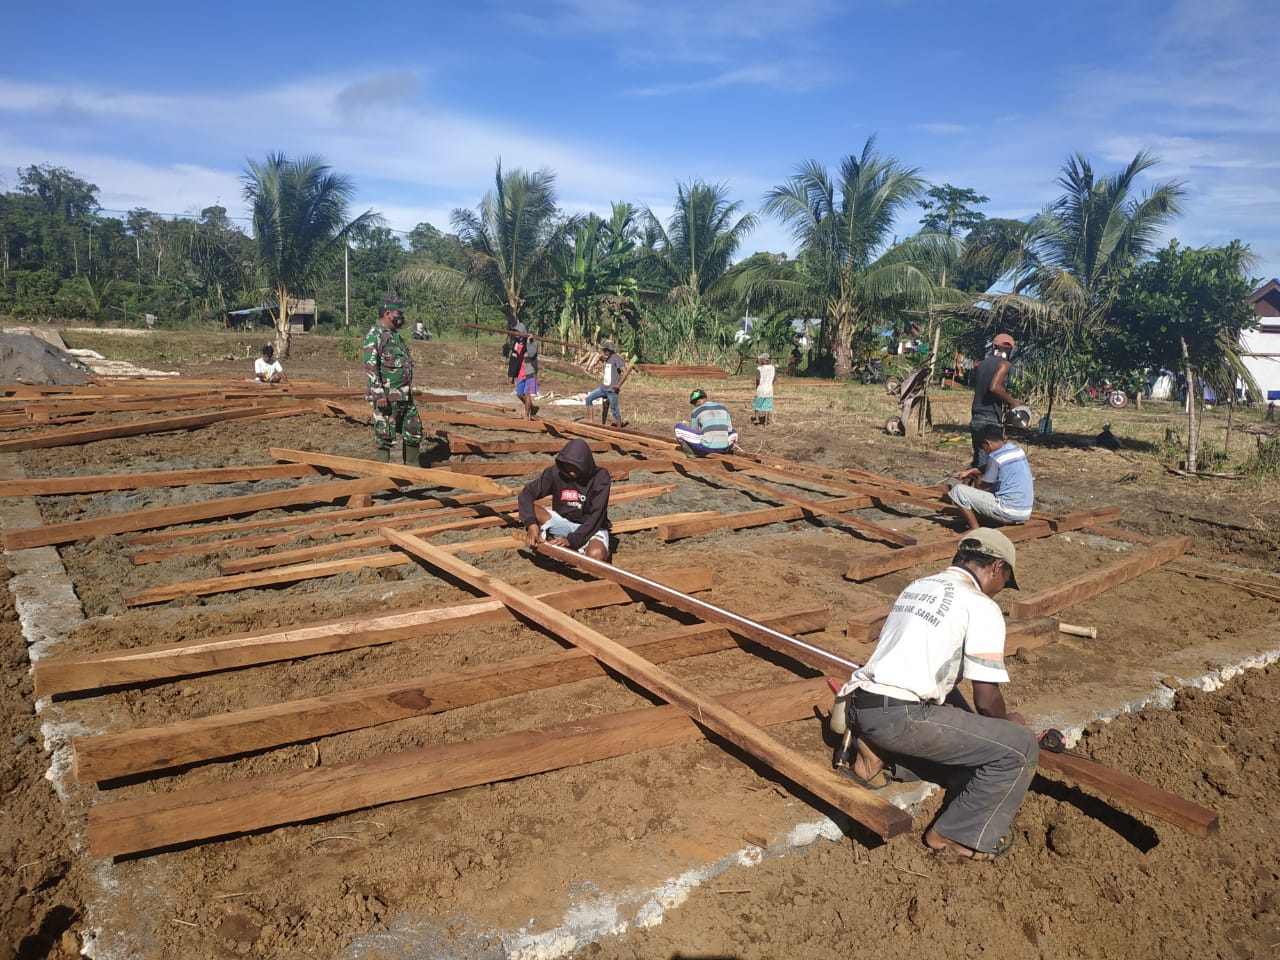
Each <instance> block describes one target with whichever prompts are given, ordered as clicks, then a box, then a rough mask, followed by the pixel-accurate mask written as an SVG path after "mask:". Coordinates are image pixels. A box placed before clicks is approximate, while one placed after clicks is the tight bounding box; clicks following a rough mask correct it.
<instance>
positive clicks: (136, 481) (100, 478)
mask: <svg viewBox="0 0 1280 960" xmlns="http://www.w3.org/2000/svg"><path fill="white" fill-rule="evenodd" d="M319 473H320V471H319V470H317V469H316V468H315V467H312V466H309V465H308V464H305V463H265V464H261V465H259V466H254V467H209V468H206V469H203V470H155V471H151V472H147V473H102V474H97V475H95V476H85V477H34V478H26V479H23V480H5V481H2V482H0V497H44V496H55V495H57V496H65V495H68V494H76V493H99V492H101V491H103V490H141V489H144V488H148V487H185V486H189V485H191V484H196V483H241V482H245V481H253V480H273V479H279V478H287V479H295V480H296V479H300V478H302V477H314V476H316V475H317V474H319Z"/></svg>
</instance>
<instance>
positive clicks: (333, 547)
mask: <svg viewBox="0 0 1280 960" xmlns="http://www.w3.org/2000/svg"><path fill="white" fill-rule="evenodd" d="M670 491H671V487H670V486H665V485H659V484H641V485H636V486H625V487H621V486H620V487H614V488H613V489H612V490H611V491H610V493H609V502H610V504H619V503H626V502H628V501H630V500H638V499H644V498H648V497H656V496H659V495H660V494H663V493H669V492H670ZM515 506H516V499H515V498H511V499H508V500H501V501H498V502H496V503H491V504H488V505H487V506H486V508H485V510H484V512H485V513H486V514H487V515H486V516H477V514H479V513H480V511H479V510H477V509H475V508H473V507H461V508H459V509H458V510H456V511H452V510H451V511H448V512H449V513H466V514H468V516H467V518H466V519H462V520H444V521H443V522H438V523H431V524H428V525H426V526H422V527H418V528H417V529H416V530H411V531H409V532H410V533H411V534H413V535H414V536H418V537H434V536H435V535H436V534H438V533H444V532H446V531H448V530H480V529H484V528H487V527H500V526H510V527H518V526H519V523H520V515H519V514H518V513H515V512H508V511H513V509H514V508H515ZM547 516H549V515H547V514H543V515H541V516H540V517H539V519H540V520H542V521H544V522H545V520H546V519H547ZM420 519H422V518H420V517H417V516H416V515H415V514H408V515H406V516H403V517H397V518H396V519H395V520H387V519H385V518H377V519H373V520H366V521H363V522H361V523H358V524H351V525H350V532H356V531H357V530H367V529H373V530H377V529H380V528H381V527H384V526H386V527H392V528H399V527H402V526H408V525H410V524H412V523H417V522H419V520H420ZM430 519H433V520H443V518H442V517H441V516H439V515H437V516H436V517H432V518H430ZM345 532H347V531H343V530H339V529H337V528H336V527H335V528H333V529H332V530H331V531H330V533H331V534H332V535H339V534H342V533H345ZM385 544H386V541H385V540H384V539H382V537H381V536H379V535H378V534H377V533H373V534H370V535H368V536H363V537H350V538H347V539H345V540H339V541H338V542H336V543H323V544H319V545H317V546H314V547H299V548H297V549H295V550H282V551H276V552H274V553H267V554H262V555H260V556H254V557H244V558H241V559H239V560H226V561H223V562H222V563H220V564H218V572H219V573H221V574H222V575H223V576H232V575H234V574H237V573H247V572H248V571H251V570H266V569H268V568H270V567H285V566H291V565H293V564H295V563H309V562H310V561H312V560H319V559H320V558H321V557H332V556H334V555H335V554H339V553H345V552H347V551H348V550H363V549H366V548H381V547H383V546H385Z"/></svg>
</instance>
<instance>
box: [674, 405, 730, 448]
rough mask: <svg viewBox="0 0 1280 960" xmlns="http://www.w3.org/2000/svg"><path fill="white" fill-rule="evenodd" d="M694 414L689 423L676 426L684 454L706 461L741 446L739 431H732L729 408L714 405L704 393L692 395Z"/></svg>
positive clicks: (677, 438) (677, 436)
mask: <svg viewBox="0 0 1280 960" xmlns="http://www.w3.org/2000/svg"><path fill="white" fill-rule="evenodd" d="M689 403H690V405H691V406H692V407H693V412H692V413H691V414H690V415H689V422H688V423H687V424H685V423H677V424H676V440H678V441H679V442H680V449H681V450H683V451H684V452H685V453H688V454H693V455H694V456H699V457H703V456H706V455H707V454H708V453H730V452H732V450H733V447H734V444H736V443H737V442H738V431H737V430H734V429H733V421H732V419H731V418H730V417H729V410H728V408H727V407H726V406H725V405H724V404H722V403H713V402H712V401H711V398H710V397H708V396H707V392H706V391H705V390H701V389H699V390H695V391H693V393H691V394H689Z"/></svg>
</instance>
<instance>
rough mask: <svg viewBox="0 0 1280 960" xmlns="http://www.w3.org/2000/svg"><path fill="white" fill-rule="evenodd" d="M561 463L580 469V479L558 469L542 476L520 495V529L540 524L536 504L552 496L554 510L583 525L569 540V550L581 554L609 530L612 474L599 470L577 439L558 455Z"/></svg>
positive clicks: (566, 445) (544, 471) (572, 521)
mask: <svg viewBox="0 0 1280 960" xmlns="http://www.w3.org/2000/svg"><path fill="white" fill-rule="evenodd" d="M561 463H564V464H568V465H569V466H572V467H574V468H576V469H577V471H578V473H579V477H578V479H576V480H570V479H569V478H568V477H566V476H565V475H564V474H563V473H561V472H560V468H559V467H558V466H555V465H552V466H550V467H547V468H546V469H545V470H543V471H542V472H541V473H540V474H538V476H537V477H536V478H535V479H534V480H533V481H532V482H531V483H528V484H526V485H525V487H524V489H523V490H521V491H520V497H519V504H520V526H522V527H528V526H529V524H531V523H537V522H538V518H537V516H536V515H535V514H534V512H533V504H534V501H535V500H541V499H542V498H543V497H546V496H550V497H551V509H552V510H554V511H555V512H556V513H558V514H560V516H562V517H564V518H565V519H566V520H568V521H570V522H571V523H577V524H581V526H579V527H578V529H577V530H575V531H573V533H571V534H569V537H568V540H569V546H570V547H572V548H573V549H574V550H580V549H582V546H583V545H584V544H585V543H586V542H587V541H588V540H590V539H591V535H592V534H593V533H595V532H596V531H597V530H601V529H604V530H608V529H609V487H610V486H611V485H612V482H613V481H612V480H611V479H610V478H609V471H608V470H606V469H605V468H604V467H597V466H596V460H595V457H593V456H592V455H591V448H590V447H588V446H587V441H585V440H579V439H576V438H575V439H573V440H570V441H569V442H568V443H566V444H565V445H564V449H563V450H561V451H560V452H559V453H557V454H556V464H561Z"/></svg>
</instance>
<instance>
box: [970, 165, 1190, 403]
mask: <svg viewBox="0 0 1280 960" xmlns="http://www.w3.org/2000/svg"><path fill="white" fill-rule="evenodd" d="M1157 163H1159V158H1158V157H1156V156H1155V155H1154V154H1152V153H1150V152H1149V151H1145V150H1144V151H1140V152H1139V153H1138V154H1136V155H1135V156H1134V158H1133V160H1132V161H1130V162H1129V164H1128V166H1126V167H1125V168H1124V169H1123V170H1121V171H1119V172H1117V173H1114V174H1110V175H1105V176H1100V177H1099V176H1095V175H1094V172H1093V167H1092V165H1091V164H1090V163H1089V161H1088V160H1086V159H1085V158H1084V157H1083V156H1082V155H1080V154H1076V155H1075V156H1074V157H1071V158H1070V159H1068V161H1067V162H1066V164H1064V165H1063V168H1062V174H1061V176H1059V178H1058V180H1057V183H1058V185H1059V186H1061V187H1062V188H1063V191H1064V192H1063V194H1062V195H1061V196H1060V197H1059V198H1058V199H1057V200H1056V201H1054V203H1052V204H1051V205H1050V206H1049V207H1048V208H1047V209H1046V210H1044V211H1043V212H1042V213H1041V214H1040V215H1039V216H1038V217H1036V219H1035V220H1033V221H1032V223H1031V224H1030V228H1029V229H1030V244H1029V246H1028V248H1027V252H1028V254H1029V256H1028V257H1027V258H1026V259H1025V260H1024V261H1023V263H1022V265H1021V267H1020V268H1018V269H1017V270H1016V272H1015V273H1014V274H1013V276H1012V277H1011V281H1012V290H1011V291H1010V292H1009V293H1001V294H977V295H974V296H973V297H971V298H970V299H969V300H968V301H966V302H965V303H963V304H960V305H958V306H955V307H953V308H947V309H948V310H949V311H953V312H955V313H956V314H957V315H960V316H964V317H966V318H968V319H969V320H971V321H973V322H974V324H975V325H976V326H977V327H978V328H979V329H980V330H981V331H982V332H983V333H984V334H993V333H995V332H996V330H997V329H1004V330H1007V331H1009V332H1011V333H1013V334H1014V335H1015V336H1016V337H1017V338H1018V339H1019V341H1021V342H1024V343H1027V344H1028V345H1031V346H1034V347H1035V348H1036V350H1035V351H1034V353H1035V354H1036V357H1035V359H1036V366H1038V367H1039V368H1040V369H1041V372H1042V373H1043V376H1044V378H1045V380H1046V383H1047V385H1048V395H1049V405H1048V410H1047V411H1046V415H1051V414H1052V411H1053V401H1054V396H1055V393H1056V385H1057V381H1058V379H1059V378H1060V377H1061V375H1062V372H1063V370H1064V369H1066V368H1067V367H1069V366H1071V365H1072V364H1073V363H1075V362H1076V361H1077V360H1079V358H1080V357H1081V355H1083V354H1085V353H1087V352H1088V351H1089V350H1090V349H1092V348H1093V347H1094V346H1095V345H1096V344H1097V343H1098V342H1099V340H1100V339H1102V338H1103V337H1105V334H1106V332H1107V330H1108V328H1109V324H1110V320H1111V309H1112V304H1113V302H1114V300H1115V296H1116V291H1117V284H1118V282H1119V281H1120V279H1121V278H1122V276H1123V274H1124V272H1125V271H1126V270H1127V269H1128V268H1129V267H1130V266H1131V265H1132V264H1134V263H1135V262H1136V261H1138V260H1139V259H1141V258H1142V257H1144V256H1146V255H1147V254H1149V253H1150V252H1151V250H1152V247H1153V244H1154V243H1155V241H1156V239H1157V238H1158V236H1159V233H1160V230H1161V229H1162V228H1163V227H1164V225H1165V224H1167V223H1168V222H1169V220H1171V219H1172V218H1173V217H1174V216H1176V215H1177V214H1178V213H1179V212H1180V211H1181V203H1182V199H1183V197H1184V196H1185V190H1184V188H1183V186H1182V184H1181V183H1179V182H1177V181H1166V182H1163V183H1157V184H1155V185H1154V186H1152V187H1151V188H1150V189H1149V190H1147V191H1146V192H1145V193H1139V192H1138V183H1137V181H1138V178H1139V176H1140V175H1141V174H1143V173H1144V172H1146V171H1147V170H1149V169H1150V168H1151V167H1153V166H1155V165H1156V164H1157Z"/></svg>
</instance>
